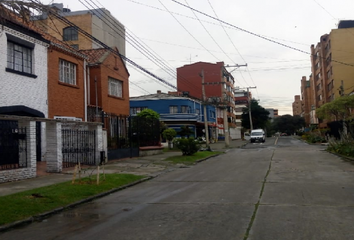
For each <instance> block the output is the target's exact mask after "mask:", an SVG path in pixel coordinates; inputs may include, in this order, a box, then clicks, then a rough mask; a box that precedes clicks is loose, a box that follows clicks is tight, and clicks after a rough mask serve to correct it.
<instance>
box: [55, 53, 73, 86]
mask: <svg viewBox="0 0 354 240" xmlns="http://www.w3.org/2000/svg"><path fill="white" fill-rule="evenodd" d="M59 81H60V82H63V83H67V84H71V85H76V65H75V64H74V63H71V62H68V61H65V60H63V59H60V60H59Z"/></svg>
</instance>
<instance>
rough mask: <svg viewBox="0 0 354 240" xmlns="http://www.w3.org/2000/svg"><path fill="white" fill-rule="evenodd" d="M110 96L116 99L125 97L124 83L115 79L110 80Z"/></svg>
mask: <svg viewBox="0 0 354 240" xmlns="http://www.w3.org/2000/svg"><path fill="white" fill-rule="evenodd" d="M108 94H109V95H111V96H114V97H120V98H122V97H123V82H122V81H119V80H117V79H114V78H110V77H109V78H108Z"/></svg>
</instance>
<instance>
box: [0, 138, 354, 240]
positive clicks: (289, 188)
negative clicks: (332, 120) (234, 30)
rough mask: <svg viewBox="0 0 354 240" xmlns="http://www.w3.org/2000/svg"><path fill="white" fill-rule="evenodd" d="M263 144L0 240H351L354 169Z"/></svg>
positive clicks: (313, 149) (316, 152) (297, 145)
mask: <svg viewBox="0 0 354 240" xmlns="http://www.w3.org/2000/svg"><path fill="white" fill-rule="evenodd" d="M323 149H324V147H323V146H320V145H308V144H306V143H303V142H301V141H299V140H297V139H295V138H293V137H279V139H276V138H267V140H266V142H265V143H248V144H247V145H246V146H245V147H243V148H237V149H231V150H229V151H228V152H227V153H225V154H222V155H219V156H217V157H214V158H210V159H208V160H206V161H204V162H201V163H199V164H197V165H195V166H191V167H187V168H179V169H177V170H174V171H171V172H168V173H165V174H163V175H160V176H158V177H156V178H154V179H152V180H150V181H147V182H144V183H142V184H139V185H136V186H134V187H131V188H128V189H125V190H122V191H119V192H116V193H114V194H111V195H109V196H107V197H103V198H101V199H98V200H96V201H93V202H90V203H88V204H84V205H82V206H79V207H77V208H75V209H72V210H68V211H65V212H62V213H59V214H56V215H54V216H52V217H49V218H47V219H45V220H43V221H42V222H35V223H32V224H29V225H27V226H23V227H21V228H17V229H13V230H10V231H8V232H4V233H0V239H2V240H5V239H11V240H13V239H134V240H136V239H193V240H195V239H203V240H205V239H227V240H229V239H238V240H242V239H243V240H245V239H252V240H263V239H264V240H277V239H281V240H284V239H285V240H286V239H299V240H300V239H301V240H303V239H311V240H317V239H318V240H325V239H328V240H329V239H330V240H335V239H340V240H343V239H354V227H353V222H354V165H353V164H352V163H350V162H346V161H343V160H342V159H341V158H339V157H337V156H335V155H332V154H329V153H327V152H326V151H323Z"/></svg>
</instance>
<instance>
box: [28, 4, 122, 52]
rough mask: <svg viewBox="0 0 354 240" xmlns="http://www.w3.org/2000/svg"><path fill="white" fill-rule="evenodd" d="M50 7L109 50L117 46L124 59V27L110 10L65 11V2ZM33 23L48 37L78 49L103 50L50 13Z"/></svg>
mask: <svg viewBox="0 0 354 240" xmlns="http://www.w3.org/2000/svg"><path fill="white" fill-rule="evenodd" d="M49 7H51V9H53V10H55V11H56V12H57V13H58V14H59V15H60V16H63V17H65V18H66V19H68V20H69V21H70V22H72V23H73V24H75V25H76V26H78V27H79V28H81V29H83V30H84V31H86V32H87V33H89V34H90V35H92V36H94V37H95V38H97V39H98V40H100V41H101V42H103V43H105V44H106V45H108V46H109V47H117V48H118V50H119V53H121V54H122V55H124V56H125V27H124V25H123V24H122V23H120V22H119V21H118V20H117V19H115V18H114V17H113V16H112V15H111V13H110V12H109V11H108V10H106V9H104V8H98V9H92V10H82V11H73V12H72V11H71V10H70V9H69V8H64V6H63V4H62V3H53V4H51V5H50V6H49ZM32 20H34V21H35V23H36V24H37V26H39V27H40V28H42V29H43V30H44V31H45V32H46V33H48V34H49V35H52V36H54V37H56V38H57V39H60V40H63V41H64V42H67V43H68V45H70V46H72V47H74V48H76V49H79V50H86V49H97V48H102V46H101V45H99V44H97V43H96V42H95V41H93V40H92V39H90V38H88V37H86V36H84V35H82V34H79V32H78V30H77V29H76V28H75V27H73V26H69V25H67V24H65V23H63V22H62V21H60V20H59V19H57V18H56V17H55V16H52V14H50V13H48V12H43V13H42V14H41V15H38V16H35V17H33V18H32Z"/></svg>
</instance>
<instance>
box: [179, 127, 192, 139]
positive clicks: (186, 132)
mask: <svg viewBox="0 0 354 240" xmlns="http://www.w3.org/2000/svg"><path fill="white" fill-rule="evenodd" d="M178 134H179V135H180V136H181V137H182V138H184V137H190V136H191V135H193V134H194V132H193V131H192V130H191V129H190V128H189V127H188V126H182V127H181V130H180V131H178Z"/></svg>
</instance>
